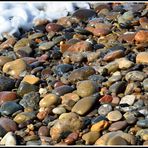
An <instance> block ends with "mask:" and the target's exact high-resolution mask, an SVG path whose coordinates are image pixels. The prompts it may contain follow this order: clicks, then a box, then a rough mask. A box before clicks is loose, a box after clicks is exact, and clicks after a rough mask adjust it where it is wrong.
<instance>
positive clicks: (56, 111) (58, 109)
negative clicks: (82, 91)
mask: <svg viewBox="0 0 148 148" xmlns="http://www.w3.org/2000/svg"><path fill="white" fill-rule="evenodd" d="M52 112H53V113H54V114H58V115H61V114H63V113H66V109H65V108H64V107H62V106H59V107H56V108H54V109H53V110H52Z"/></svg>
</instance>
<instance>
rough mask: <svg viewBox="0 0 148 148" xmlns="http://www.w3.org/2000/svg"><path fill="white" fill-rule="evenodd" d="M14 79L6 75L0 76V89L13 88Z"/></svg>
mask: <svg viewBox="0 0 148 148" xmlns="http://www.w3.org/2000/svg"><path fill="white" fill-rule="evenodd" d="M14 86H15V81H14V80H13V79H11V78H9V77H6V76H0V91H8V90H11V89H13V88H14Z"/></svg>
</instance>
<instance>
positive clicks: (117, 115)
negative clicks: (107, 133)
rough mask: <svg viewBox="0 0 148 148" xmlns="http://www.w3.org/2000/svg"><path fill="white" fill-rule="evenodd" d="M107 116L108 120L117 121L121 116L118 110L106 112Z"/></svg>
mask: <svg viewBox="0 0 148 148" xmlns="http://www.w3.org/2000/svg"><path fill="white" fill-rule="evenodd" d="M107 118H108V120H110V121H118V120H120V119H121V118H122V114H121V113H120V111H118V110H115V111H111V112H109V113H108V114H107Z"/></svg>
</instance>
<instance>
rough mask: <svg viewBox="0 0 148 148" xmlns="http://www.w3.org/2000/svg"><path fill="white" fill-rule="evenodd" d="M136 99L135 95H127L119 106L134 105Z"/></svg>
mask: <svg viewBox="0 0 148 148" xmlns="http://www.w3.org/2000/svg"><path fill="white" fill-rule="evenodd" d="M135 99H136V97H135V96H134V95H126V96H124V97H123V98H121V101H120V103H119V104H128V105H133V104H134V101H135Z"/></svg>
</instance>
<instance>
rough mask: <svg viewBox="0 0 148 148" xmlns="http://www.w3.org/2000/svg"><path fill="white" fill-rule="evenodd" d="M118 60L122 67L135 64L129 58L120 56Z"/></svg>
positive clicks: (126, 67) (129, 66) (125, 67)
mask: <svg viewBox="0 0 148 148" xmlns="http://www.w3.org/2000/svg"><path fill="white" fill-rule="evenodd" d="M116 61H117V63H118V64H119V68H120V69H128V68H131V67H132V66H133V65H134V63H133V62H132V61H130V60H128V59H127V58H119V59H117V60H116Z"/></svg>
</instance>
